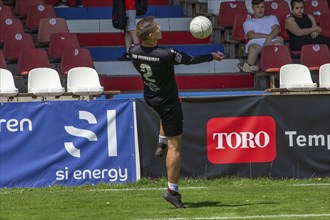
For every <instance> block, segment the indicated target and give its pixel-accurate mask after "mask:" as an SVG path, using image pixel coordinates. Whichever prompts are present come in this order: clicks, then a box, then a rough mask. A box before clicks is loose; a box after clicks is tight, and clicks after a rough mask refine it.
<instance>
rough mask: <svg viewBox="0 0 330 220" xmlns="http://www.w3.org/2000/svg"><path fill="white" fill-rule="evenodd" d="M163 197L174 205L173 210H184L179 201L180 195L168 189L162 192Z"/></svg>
mask: <svg viewBox="0 0 330 220" xmlns="http://www.w3.org/2000/svg"><path fill="white" fill-rule="evenodd" d="M163 197H164V199H165V200H166V201H168V202H169V203H171V204H172V205H174V207H175V208H186V207H185V206H184V204H183V203H182V201H181V194H180V193H178V192H175V191H169V190H168V189H167V190H166V191H165V192H164V194H163Z"/></svg>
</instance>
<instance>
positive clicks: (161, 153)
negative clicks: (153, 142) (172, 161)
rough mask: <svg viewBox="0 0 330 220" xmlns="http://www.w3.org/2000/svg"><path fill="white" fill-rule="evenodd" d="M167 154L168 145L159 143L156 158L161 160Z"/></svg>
mask: <svg viewBox="0 0 330 220" xmlns="http://www.w3.org/2000/svg"><path fill="white" fill-rule="evenodd" d="M166 154H167V144H164V143H158V146H157V149H156V152H155V156H156V157H159V158H161V157H162V156H166Z"/></svg>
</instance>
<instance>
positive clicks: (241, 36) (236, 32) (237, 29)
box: [232, 13, 251, 42]
mask: <svg viewBox="0 0 330 220" xmlns="http://www.w3.org/2000/svg"><path fill="white" fill-rule="evenodd" d="M250 18H251V16H250V15H249V14H247V13H243V14H237V15H236V16H235V20H234V26H233V30H232V39H233V40H235V41H239V42H243V41H246V37H245V33H244V29H243V23H244V22H245V21H246V20H247V19H250Z"/></svg>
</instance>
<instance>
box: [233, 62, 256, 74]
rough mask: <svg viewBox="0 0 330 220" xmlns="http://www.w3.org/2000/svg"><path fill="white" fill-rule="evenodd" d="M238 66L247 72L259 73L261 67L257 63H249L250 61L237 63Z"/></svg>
mask: <svg viewBox="0 0 330 220" xmlns="http://www.w3.org/2000/svg"><path fill="white" fill-rule="evenodd" d="M237 67H238V68H239V69H240V70H241V71H243V72H245V73H257V72H258V71H259V67H258V66H255V65H249V64H248V63H244V64H243V65H242V64H240V63H239V64H237Z"/></svg>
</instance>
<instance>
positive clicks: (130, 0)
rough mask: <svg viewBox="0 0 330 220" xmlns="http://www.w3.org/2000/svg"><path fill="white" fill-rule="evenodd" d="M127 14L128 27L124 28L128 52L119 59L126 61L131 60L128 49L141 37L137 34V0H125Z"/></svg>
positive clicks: (137, 42)
mask: <svg viewBox="0 0 330 220" xmlns="http://www.w3.org/2000/svg"><path fill="white" fill-rule="evenodd" d="M124 5H125V10H126V16H127V25H126V29H125V30H124V35H125V46H126V52H125V53H124V55H123V56H121V57H119V58H118V59H117V60H118V61H125V60H130V57H129V55H128V49H129V48H130V46H131V45H132V42H133V43H134V44H139V39H138V38H137V36H136V32H135V25H136V7H135V0H124Z"/></svg>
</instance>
